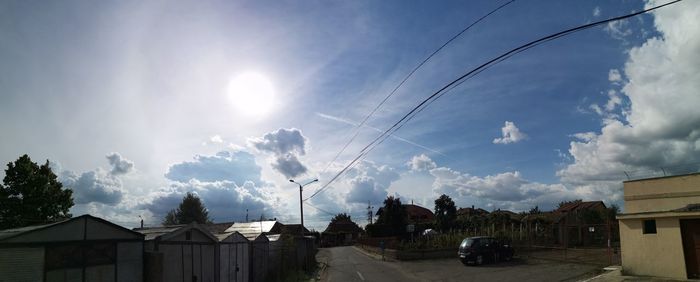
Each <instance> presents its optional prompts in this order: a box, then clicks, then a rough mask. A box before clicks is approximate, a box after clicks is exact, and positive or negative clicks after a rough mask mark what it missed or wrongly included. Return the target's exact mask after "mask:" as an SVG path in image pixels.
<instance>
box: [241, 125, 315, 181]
mask: <svg viewBox="0 0 700 282" xmlns="http://www.w3.org/2000/svg"><path fill="white" fill-rule="evenodd" d="M307 142H308V139H307V138H306V137H305V136H304V135H303V134H302V133H301V130H299V129H296V128H291V129H286V128H280V129H277V130H276V131H273V132H269V133H266V134H265V135H263V136H262V137H258V138H251V139H249V140H248V143H249V144H250V145H251V146H253V147H254V148H256V149H257V150H259V151H261V152H267V153H272V154H273V155H274V160H273V161H272V163H271V164H272V167H273V168H274V169H275V170H277V171H278V172H279V173H281V174H282V175H284V176H285V177H287V178H292V177H296V176H299V175H302V174H304V173H306V171H307V168H306V166H305V165H304V164H302V163H301V162H300V161H299V158H298V157H299V156H301V155H304V154H306V143H307Z"/></svg>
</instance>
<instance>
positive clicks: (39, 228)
mask: <svg viewBox="0 0 700 282" xmlns="http://www.w3.org/2000/svg"><path fill="white" fill-rule="evenodd" d="M81 219H84V220H85V221H86V223H87V222H88V221H89V222H92V223H91V224H100V225H105V226H109V227H113V228H115V229H116V230H123V231H125V232H124V233H120V234H114V236H117V237H115V238H124V236H125V234H130V236H127V237H131V236H138V237H136V238H140V236H141V235H140V234H138V233H137V232H134V231H132V230H129V229H127V228H124V227H122V226H119V225H117V224H114V223H112V222H110V221H107V220H105V219H102V218H99V217H95V216H92V215H89V214H84V215H81V216H77V217H73V218H69V219H65V220H62V221H58V222H54V223H49V224H42V225H33V226H26V227H20V228H13V229H5V230H0V241H5V243H6V242H13V243H17V242H20V241H21V240H24V239H26V238H27V236H29V237H32V235H36V234H35V232H43V233H45V235H46V236H45V238H43V237H42V238H41V239H37V238H31V239H30V240H31V241H32V242H33V243H39V242H53V241H56V240H61V239H63V240H65V238H55V236H54V235H55V234H53V233H51V232H52V230H49V228H52V227H54V226H58V225H63V224H72V223H74V222H75V221H77V220H81ZM55 228H59V227H55ZM45 229H46V230H45ZM47 230H48V231H47ZM81 230H84V228H83V227H81ZM47 232H48V233H47ZM70 232H72V234H75V232H80V233H79V234H83V232H87V231H76V230H71V231H70ZM25 235H26V236H25ZM64 235H65V234H64ZM88 236H89V234H88ZM119 236H121V237H119ZM81 238H82V236H81ZM127 239H129V238H127ZM87 240H92V238H91V237H90V238H87Z"/></svg>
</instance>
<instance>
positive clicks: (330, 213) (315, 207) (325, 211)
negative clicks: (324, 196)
mask: <svg viewBox="0 0 700 282" xmlns="http://www.w3.org/2000/svg"><path fill="white" fill-rule="evenodd" d="M304 204H307V205H308V206H310V207H312V208H314V209H316V210H318V211H320V212H323V213H326V214H329V215H332V216H335V215H337V214H339V213H332V212H329V211H327V210H324V209H321V208H319V207H317V206H314V205H312V204H310V203H309V202H304Z"/></svg>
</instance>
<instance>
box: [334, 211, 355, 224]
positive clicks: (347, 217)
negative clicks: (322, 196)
mask: <svg viewBox="0 0 700 282" xmlns="http://www.w3.org/2000/svg"><path fill="white" fill-rule="evenodd" d="M339 221H350V222H352V219H350V215H349V214H347V213H339V214H336V215H335V216H334V217H333V218H332V219H331V223H336V222H339Z"/></svg>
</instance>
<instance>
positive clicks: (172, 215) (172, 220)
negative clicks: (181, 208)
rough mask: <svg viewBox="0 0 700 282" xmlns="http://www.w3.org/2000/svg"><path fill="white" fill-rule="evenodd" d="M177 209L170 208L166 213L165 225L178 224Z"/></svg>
mask: <svg viewBox="0 0 700 282" xmlns="http://www.w3.org/2000/svg"><path fill="white" fill-rule="evenodd" d="M176 214H177V211H176V210H170V211H169V212H168V213H167V214H166V215H165V219H163V225H175V224H178V222H177V215H176Z"/></svg>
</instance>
